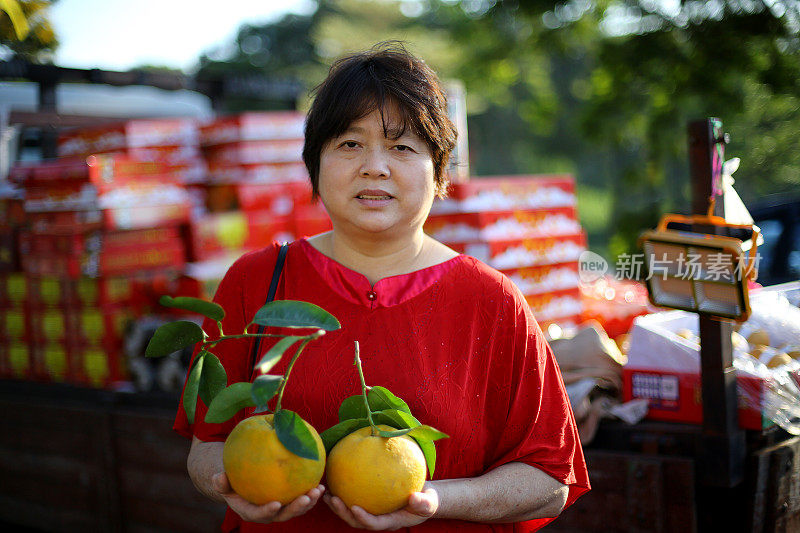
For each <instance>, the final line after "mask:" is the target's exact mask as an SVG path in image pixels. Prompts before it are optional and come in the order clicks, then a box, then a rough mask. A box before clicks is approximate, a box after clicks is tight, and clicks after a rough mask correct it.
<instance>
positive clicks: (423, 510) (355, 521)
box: [322, 487, 439, 531]
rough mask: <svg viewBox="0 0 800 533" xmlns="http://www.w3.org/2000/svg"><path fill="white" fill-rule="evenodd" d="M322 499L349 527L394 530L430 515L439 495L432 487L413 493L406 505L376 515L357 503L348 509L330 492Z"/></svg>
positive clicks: (433, 510)
mask: <svg viewBox="0 0 800 533" xmlns="http://www.w3.org/2000/svg"><path fill="white" fill-rule="evenodd" d="M322 499H323V500H325V503H327V504H328V507H330V508H331V510H332V511H333V512H334V513H336V514H337V515H338V516H339V518H341V519H342V520H344V521H345V522H347V523H348V524H349V525H350V527H355V528H358V529H368V530H370V531H383V530H389V531H394V530H397V529H400V528H403V527H411V526H416V525H417V524H421V523H422V522H424V521H425V520H427V519H428V518H430V517H432V516H433V514H434V513H435V512H436V510H437V509H438V508H439V495H438V494H437V492H436V490H435V489H433V488H432V487H428V488H425V489H424V490H423V491H422V492H415V493H413V494H412V495H411V496H410V497H409V498H408V505H406V506H405V507H403V508H402V509H400V510H399V511H395V512H393V513H389V514H382V515H377V516H376V515H372V514H369V513H368V512H366V511H365V510H364V509H362V508H361V507H359V506H357V505H354V506H353V507H350V508H349V509H348V507H347V506H346V505H345V504H344V502H343V501H342V500H341V499H339V498H337V497H336V496H332V495H330V494H325V495H324V496H323V497H322Z"/></svg>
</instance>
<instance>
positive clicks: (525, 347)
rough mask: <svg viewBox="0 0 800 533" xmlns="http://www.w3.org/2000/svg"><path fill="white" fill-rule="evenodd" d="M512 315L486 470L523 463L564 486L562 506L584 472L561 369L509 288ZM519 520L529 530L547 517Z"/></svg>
mask: <svg viewBox="0 0 800 533" xmlns="http://www.w3.org/2000/svg"><path fill="white" fill-rule="evenodd" d="M513 292H514V294H515V298H514V300H515V301H516V304H515V307H516V309H515V310H514V314H515V320H514V326H513V329H514V331H513V333H512V334H510V335H509V337H511V339H510V341H509V342H510V344H511V346H509V344H505V346H509V350H510V351H511V352H512V353H513V356H512V357H513V363H512V377H511V379H512V381H513V384H512V387H511V389H510V390H511V398H510V399H509V400H510V408H509V412H508V417H507V422H506V425H505V429H504V431H503V435H502V436H501V437H500V440H499V444H498V446H497V448H496V451H495V454H494V457H496V459H495V460H494V462H493V463H492V464H491V466H490V467H489V470H491V469H493V468H496V467H498V466H500V465H503V464H506V463H510V462H521V463H525V464H529V465H531V466H533V467H535V468H538V469H539V470H541V471H543V472H545V473H546V474H548V475H549V476H551V477H552V478H554V479H556V480H557V481H559V482H561V483H563V484H565V485H568V486H569V495H568V497H567V503H566V505H565V508H566V507H567V506H569V505H571V504H572V503H573V502H574V501H575V500H576V499H577V498H578V497H579V496H580V495H582V494H583V493H585V492H587V491H588V490H589V488H590V486H589V475H588V472H587V470H586V462H585V460H584V457H583V450H582V448H581V444H580V438H579V436H578V428H577V425H576V423H575V417H574V415H573V413H572V408H571V407H570V404H569V397H568V396H567V392H566V389H565V388H564V382H563V380H562V378H561V371H560V370H559V368H558V363H556V360H555V357H554V356H553V352H552V351H551V349H550V346H549V345H548V344H547V341H546V340H545V338H544V334H543V333H542V330H541V328H540V327H539V324H538V323H537V322H536V319H535V318H534V317H533V313H532V312H531V310H530V308H529V307H528V304H527V303H526V302H525V300H524V297H522V296H521V294H519V293H518V291H516V290H514V291H513ZM552 520H553V519H552V518H548V519H538V520H530V521H528V522H523V523H520V526H521V529H520V530H521V531H535V530H537V529H539V528H541V527H543V526H544V525H546V524H547V523H549V522H550V521H552Z"/></svg>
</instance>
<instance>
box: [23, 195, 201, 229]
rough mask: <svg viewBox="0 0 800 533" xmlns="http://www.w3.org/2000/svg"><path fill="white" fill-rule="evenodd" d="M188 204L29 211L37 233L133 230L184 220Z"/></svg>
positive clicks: (31, 223) (31, 222) (187, 215)
mask: <svg viewBox="0 0 800 533" xmlns="http://www.w3.org/2000/svg"><path fill="white" fill-rule="evenodd" d="M189 211H190V207H189V204H188V199H187V202H186V203H185V204H183V203H182V204H170V205H140V206H134V207H127V208H115V209H93V210H89V211H62V212H58V211H53V212H42V213H28V220H29V222H30V226H29V227H30V231H32V232H34V233H51V234H61V235H63V234H71V233H82V232H87V231H93V230H100V229H109V230H131V229H142V228H154V227H159V226H171V225H177V224H182V223H184V222H186V221H187V220H188V219H189Z"/></svg>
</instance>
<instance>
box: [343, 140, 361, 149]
mask: <svg viewBox="0 0 800 533" xmlns="http://www.w3.org/2000/svg"><path fill="white" fill-rule="evenodd" d="M342 146H344V147H345V148H356V147H357V146H358V143H357V142H355V141H345V142H343V143H342Z"/></svg>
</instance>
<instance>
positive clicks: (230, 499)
mask: <svg viewBox="0 0 800 533" xmlns="http://www.w3.org/2000/svg"><path fill="white" fill-rule="evenodd" d="M324 492H325V487H324V486H322V485H318V486H316V487H314V488H313V489H311V490H310V491H308V492H307V493H306V494H303V495H301V496H298V497H297V498H295V499H294V500H293V501H292V502H290V503H288V504H287V505H285V506H281V504H280V502H269V503H267V504H264V505H255V504H252V503H250V502H248V501H247V500H245V499H244V498H242V497H241V496H239V495H238V494H236V493H231V494H228V495H225V500H226V502H227V503H228V506H230V508H231V509H232V510H233V511H234V512H235V513H236V514H238V515H239V516H241V517H242V518H243V519H245V520H246V521H248V522H257V523H261V524H269V523H272V522H285V521H287V520H291V519H292V518H295V517H297V516H300V515H303V514H305V513H307V512H308V511H310V510H311V508H312V507H314V505H315V504H316V503H317V501H319V498H320V496H322V494H323V493H324Z"/></svg>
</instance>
